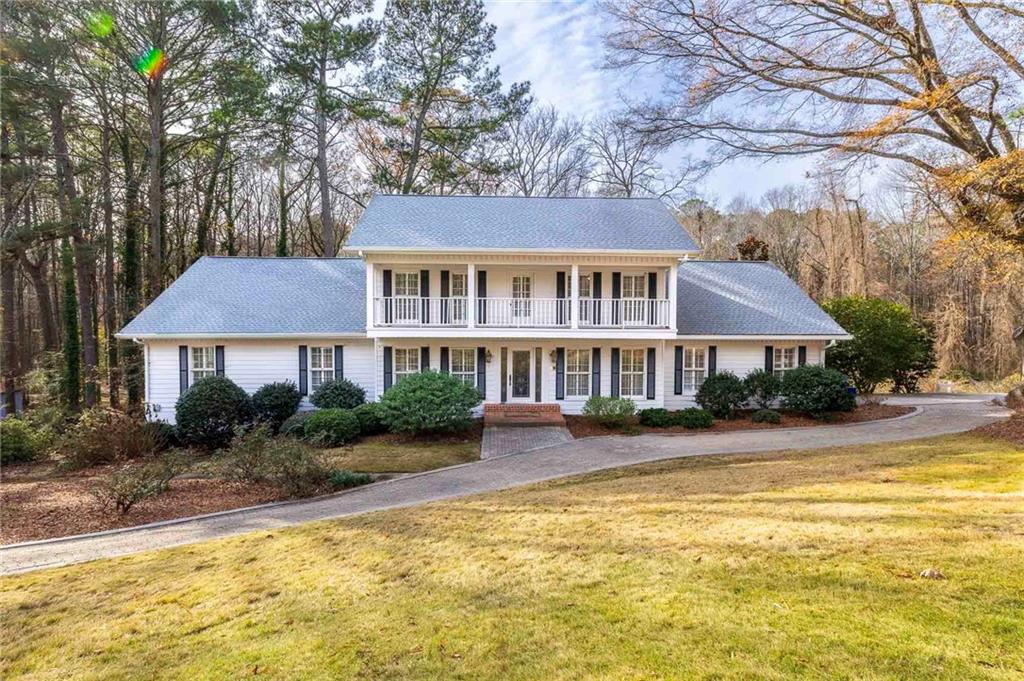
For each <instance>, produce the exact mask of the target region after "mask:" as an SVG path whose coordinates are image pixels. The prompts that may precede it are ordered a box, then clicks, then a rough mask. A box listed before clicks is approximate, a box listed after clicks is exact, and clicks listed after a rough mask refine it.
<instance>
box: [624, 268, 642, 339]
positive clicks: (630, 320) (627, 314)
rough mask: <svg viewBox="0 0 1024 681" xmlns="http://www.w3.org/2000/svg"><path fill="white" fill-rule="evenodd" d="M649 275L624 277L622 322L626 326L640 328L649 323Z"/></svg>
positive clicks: (626, 275) (627, 275)
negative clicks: (647, 299)
mask: <svg viewBox="0 0 1024 681" xmlns="http://www.w3.org/2000/svg"><path fill="white" fill-rule="evenodd" d="M646 298H647V275H646V274H623V275H622V320H623V323H624V324H625V325H626V326H631V325H632V326H639V325H643V324H644V323H646V321H647V314H646V312H647V301H646Z"/></svg>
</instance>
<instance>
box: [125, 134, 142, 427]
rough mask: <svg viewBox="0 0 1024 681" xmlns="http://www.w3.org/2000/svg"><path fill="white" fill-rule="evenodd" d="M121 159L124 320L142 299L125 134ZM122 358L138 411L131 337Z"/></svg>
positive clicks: (135, 196)
mask: <svg viewBox="0 0 1024 681" xmlns="http://www.w3.org/2000/svg"><path fill="white" fill-rule="evenodd" d="M120 146H121V162H122V165H123V167H124V185H125V192H124V210H125V212H124V246H123V248H124V250H123V253H122V256H121V278H122V281H123V285H124V294H123V295H122V296H121V305H122V311H121V319H122V320H124V323H126V324H127V323H128V322H130V321H131V320H133V319H135V315H137V314H138V313H139V306H140V304H141V302H142V281H141V272H140V267H139V262H140V259H141V253H140V249H139V234H140V231H141V226H142V216H141V210H140V206H139V199H140V196H139V193H140V181H141V179H142V178H141V174H140V173H136V171H135V160H134V158H133V157H132V148H131V140H130V137H129V136H128V135H124V136H123V137H121V139H120ZM121 356H122V358H123V359H124V369H123V371H124V387H125V392H126V393H127V396H128V411H129V412H130V413H133V414H140V413H142V394H143V387H144V386H143V377H144V372H143V366H142V353H141V352H139V346H138V344H136V343H135V342H134V341H132V340H131V339H128V340H125V341H124V342H123V343H122V344H121Z"/></svg>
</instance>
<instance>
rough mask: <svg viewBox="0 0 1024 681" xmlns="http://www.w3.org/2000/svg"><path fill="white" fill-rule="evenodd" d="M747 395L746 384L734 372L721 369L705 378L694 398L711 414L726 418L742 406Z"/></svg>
mask: <svg viewBox="0 0 1024 681" xmlns="http://www.w3.org/2000/svg"><path fill="white" fill-rule="evenodd" d="M749 396H750V395H749V393H748V392H747V386H746V385H745V384H744V383H743V381H742V380H740V379H739V378H738V377H737V376H736V374H733V373H730V372H728V371H723V372H720V373H717V374H715V375H714V376H708V377H707V378H705V379H704V382H703V383H701V384H700V388H698V389H697V395H696V397H695V398H694V399H695V400H696V402H697V404H699V405H700V406H701V407H703V408H704V409H707V410H708V411H710V412H711V414H712V416H714V417H716V418H720V419H727V418H731V417H732V415H733V412H735V411H736V410H737V409H739V408H740V407H742V406H743V403H744V402H746V401H747V398H748V397H749Z"/></svg>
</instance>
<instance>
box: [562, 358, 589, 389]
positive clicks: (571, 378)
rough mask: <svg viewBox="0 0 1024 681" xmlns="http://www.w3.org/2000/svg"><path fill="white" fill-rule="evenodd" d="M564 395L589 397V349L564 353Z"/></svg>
mask: <svg viewBox="0 0 1024 681" xmlns="http://www.w3.org/2000/svg"><path fill="white" fill-rule="evenodd" d="M565 394H566V395H567V396H568V397H589V396H590V349H589V348H584V349H582V350H573V349H568V350H566V351H565Z"/></svg>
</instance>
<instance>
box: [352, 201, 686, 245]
mask: <svg viewBox="0 0 1024 681" xmlns="http://www.w3.org/2000/svg"><path fill="white" fill-rule="evenodd" d="M346 248H347V249H348V250H350V251H353V250H359V249H381V250H389V249H395V250H403V249H416V250H463V251H467V250H468V251H472V250H480V249H491V250H496V249H497V250H558V251H566V250H579V251H668V252H674V253H688V252H696V251H697V250H699V248H698V246H697V244H696V243H695V242H694V241H693V239H692V238H691V237H690V235H689V234H687V232H686V230H685V229H684V228H683V226H682V225H680V224H679V222H677V221H676V220H675V218H674V217H672V214H671V212H669V210H668V208H667V207H666V206H665V204H663V203H662V202H661V201H659V200H657V199H615V198H548V197H544V198H525V197H514V196H423V195H393V194H379V195H377V196H375V197H374V198H373V199H372V200H371V201H370V204H369V205H368V206H367V207H366V211H365V212H364V213H363V216H362V218H360V220H359V222H358V224H356V226H355V228H354V229H353V230H352V235H351V237H350V238H349V240H348V243H347V244H346Z"/></svg>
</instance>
